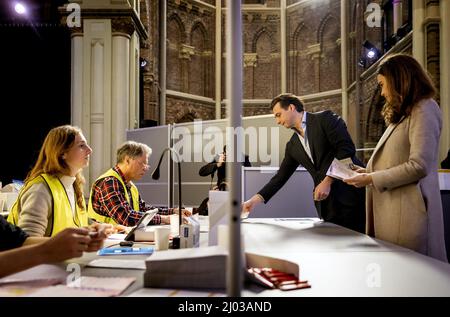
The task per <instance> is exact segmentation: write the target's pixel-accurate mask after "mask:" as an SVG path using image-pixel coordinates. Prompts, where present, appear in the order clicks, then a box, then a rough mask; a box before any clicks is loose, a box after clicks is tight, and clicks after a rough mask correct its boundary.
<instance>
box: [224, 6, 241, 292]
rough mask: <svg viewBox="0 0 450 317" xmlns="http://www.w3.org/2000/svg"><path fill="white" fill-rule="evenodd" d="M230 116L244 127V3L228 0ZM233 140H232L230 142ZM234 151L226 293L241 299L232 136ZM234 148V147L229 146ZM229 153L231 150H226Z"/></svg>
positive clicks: (237, 151) (238, 197)
mask: <svg viewBox="0 0 450 317" xmlns="http://www.w3.org/2000/svg"><path fill="white" fill-rule="evenodd" d="M227 9H228V10H227V34H226V39H227V101H228V104H227V113H228V115H229V121H228V122H229V127H231V128H234V131H236V129H235V128H236V127H241V113H242V73H243V65H242V54H243V53H242V52H243V51H242V12H241V0H227ZM230 140H231V139H230ZM232 140H233V144H232V145H233V147H234V151H231V152H230V153H229V154H232V156H231V157H230V158H229V159H227V161H228V162H227V170H228V177H229V181H230V185H231V186H230V201H229V209H230V213H229V226H230V232H229V247H230V251H229V257H228V266H227V269H228V272H227V273H228V274H227V294H228V296H230V297H238V296H241V288H242V284H243V273H242V272H243V267H242V263H241V262H242V259H241V223H240V214H241V163H240V162H238V157H239V155H240V154H241V153H242V150H241V148H240V145H241V142H240V140H239V135H236V133H233V138H232ZM230 145H231V144H230ZM227 152H229V151H227Z"/></svg>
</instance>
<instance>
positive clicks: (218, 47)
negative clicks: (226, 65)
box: [216, 0, 222, 120]
mask: <svg viewBox="0 0 450 317" xmlns="http://www.w3.org/2000/svg"><path fill="white" fill-rule="evenodd" d="M221 101H222V0H216V120H219V119H221V117H222V114H221V112H222V107H221Z"/></svg>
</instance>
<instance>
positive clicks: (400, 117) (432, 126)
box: [345, 54, 447, 262]
mask: <svg viewBox="0 0 450 317" xmlns="http://www.w3.org/2000/svg"><path fill="white" fill-rule="evenodd" d="M377 81H378V84H379V85H380V87H381V94H382V96H383V97H384V98H385V99H386V104H385V106H384V107H383V110H382V115H383V117H384V120H385V122H386V125H387V126H388V127H387V129H386V131H385V132H384V134H383V136H382V137H381V139H380V140H379V142H378V144H377V146H376V148H375V151H374V152H373V154H372V157H371V158H370V160H369V162H368V164H367V169H366V170H364V169H361V170H358V172H360V173H361V175H358V176H356V177H353V178H350V179H347V180H345V182H346V183H348V184H350V185H354V186H356V187H362V186H367V191H366V215H367V217H366V233H367V234H369V235H371V236H374V237H375V238H378V239H382V240H385V241H389V242H392V243H395V244H398V245H401V246H403V247H405V248H409V249H412V250H414V251H417V252H420V253H422V254H425V255H428V256H431V257H433V258H436V259H439V260H441V261H445V262H447V256H446V251H445V242H444V224H443V214H442V204H441V196H440V191H439V182H438V174H437V168H438V150H439V137H440V134H441V127H442V118H441V110H440V108H439V105H438V104H437V103H436V102H435V101H434V100H433V99H432V98H433V97H434V96H435V94H436V89H435V87H434V85H433V83H432V81H431V79H430V77H429V76H428V75H427V73H426V72H425V71H424V70H423V68H422V67H421V66H420V64H419V63H418V62H417V61H416V60H415V59H414V58H412V57H411V56H408V55H405V54H396V55H392V56H390V57H388V58H387V59H386V60H385V61H384V62H383V63H382V64H381V65H380V67H379V70H378V76H377Z"/></svg>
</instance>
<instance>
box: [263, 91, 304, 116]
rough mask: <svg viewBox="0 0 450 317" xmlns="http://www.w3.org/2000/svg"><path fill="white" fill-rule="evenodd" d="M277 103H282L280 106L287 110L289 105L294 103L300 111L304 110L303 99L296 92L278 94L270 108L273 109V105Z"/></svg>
mask: <svg viewBox="0 0 450 317" xmlns="http://www.w3.org/2000/svg"><path fill="white" fill-rule="evenodd" d="M277 103H280V107H281V108H283V109H285V110H286V109H288V108H289V105H294V106H295V109H296V110H297V111H298V112H302V111H303V110H304V108H303V103H302V101H301V100H300V98H299V97H297V96H296V95H294V94H281V95H278V96H276V97H275V98H273V100H272V102H271V103H270V110H273V107H275V105H276V104H277Z"/></svg>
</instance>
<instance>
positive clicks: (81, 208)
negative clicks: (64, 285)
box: [8, 125, 92, 237]
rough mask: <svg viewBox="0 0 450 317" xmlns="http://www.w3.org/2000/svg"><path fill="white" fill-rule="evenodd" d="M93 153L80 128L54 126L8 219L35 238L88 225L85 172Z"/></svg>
mask: <svg viewBox="0 0 450 317" xmlns="http://www.w3.org/2000/svg"><path fill="white" fill-rule="evenodd" d="M91 153H92V149H91V148H90V147H89V145H88V144H87V142H86V139H85V137H84V135H83V133H82V131H81V130H80V129H79V128H77V127H73V126H70V125H64V126H59V127H56V128H53V129H51V130H50V132H49V133H48V134H47V136H46V138H45V140H44V143H43V145H42V147H41V149H40V152H39V156H38V158H37V161H36V164H35V165H34V167H33V168H32V169H31V171H30V172H29V174H28V176H27V178H26V179H25V185H24V186H23V188H22V189H21V191H20V193H19V197H18V199H17V200H16V202H15V204H14V205H13V207H12V209H11V212H10V214H9V216H8V221H9V222H10V223H12V224H14V225H17V226H19V227H20V228H22V230H24V231H25V232H26V233H27V234H28V235H29V236H32V237H51V236H55V235H56V234H58V233H59V232H60V231H62V230H64V229H65V228H70V227H85V226H87V225H88V216H87V212H86V204H85V201H84V196H83V184H84V178H83V176H82V174H81V172H82V170H83V168H85V167H87V166H88V164H89V157H90V154H91Z"/></svg>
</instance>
